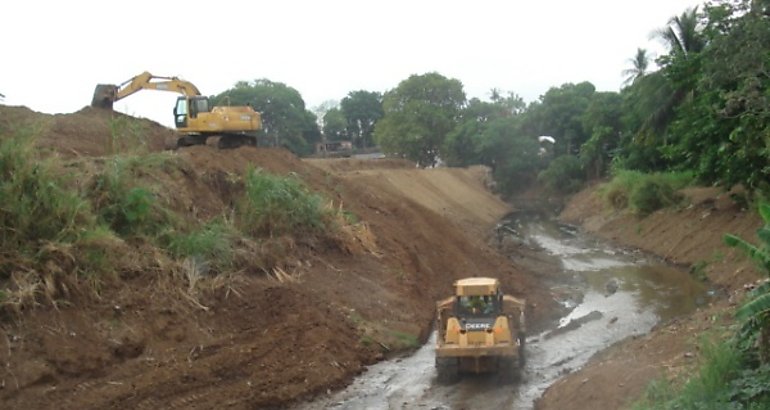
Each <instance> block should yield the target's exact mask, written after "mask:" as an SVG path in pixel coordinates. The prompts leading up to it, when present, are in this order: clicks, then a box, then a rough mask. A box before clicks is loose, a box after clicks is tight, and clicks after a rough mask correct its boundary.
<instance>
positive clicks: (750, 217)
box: [537, 187, 761, 410]
mask: <svg viewBox="0 0 770 410" xmlns="http://www.w3.org/2000/svg"><path fill="white" fill-rule="evenodd" d="M683 193H684V194H685V196H686V198H687V204H688V205H686V206H684V207H683V208H681V209H665V210H661V211H658V212H655V213H653V214H652V215H650V216H648V217H646V218H637V217H635V216H633V215H629V214H628V213H620V212H616V211H612V210H610V209H608V208H607V207H606V206H604V203H603V201H602V199H601V198H600V196H599V193H598V192H597V188H596V187H594V188H590V189H587V190H585V191H583V192H581V193H579V194H577V195H576V196H575V197H573V198H572V199H571V201H570V202H569V203H568V205H567V207H566V208H565V209H564V211H563V212H562V214H561V218H562V219H563V220H565V221H566V222H570V223H574V224H577V225H580V226H582V227H583V229H585V230H587V231H589V232H591V233H593V234H596V235H598V236H601V237H604V238H606V239H609V240H612V241H613V242H616V243H618V244H621V245H625V246H629V247H633V248H637V249H642V250H644V251H647V252H650V253H653V254H656V255H659V256H660V257H662V258H664V259H666V260H667V261H669V262H671V263H674V264H677V265H680V266H682V267H683V268H684V269H690V270H691V272H692V273H693V274H695V275H699V276H700V275H705V276H707V277H708V280H709V281H710V283H712V285H713V290H714V292H716V294H717V295H719V297H718V298H717V299H716V301H715V302H713V303H711V304H709V305H708V306H705V307H703V308H701V309H699V310H698V311H697V312H695V313H694V314H693V315H691V316H689V317H683V318H678V319H675V320H673V321H672V322H671V323H666V324H662V325H661V326H659V327H657V328H656V329H655V330H654V331H653V332H651V333H650V334H649V335H646V336H643V337H640V338H637V339H634V340H629V341H627V342H624V343H621V344H619V345H616V346H613V347H612V348H610V349H608V350H606V351H604V352H602V353H600V354H599V355H597V357H595V358H594V359H592V361H591V362H590V363H589V364H588V365H586V366H585V367H584V368H583V369H581V370H580V371H578V372H575V373H573V374H570V375H569V376H567V377H565V378H563V379H561V380H560V381H559V382H557V383H556V384H554V385H553V386H551V387H550V388H549V389H548V390H547V391H546V393H545V394H544V395H543V397H542V398H541V399H540V400H539V401H538V403H537V408H538V409H565V408H569V409H576V410H579V409H619V408H624V407H626V406H628V405H629V404H630V403H631V402H633V401H634V400H635V399H636V398H638V397H639V396H640V395H641V394H642V393H643V392H644V390H645V388H646V387H647V385H648V383H649V382H650V381H652V380H653V379H655V378H658V377H661V376H666V377H669V378H677V377H678V376H681V375H686V374H687V372H690V371H692V370H693V368H694V366H695V365H696V364H697V359H698V349H697V345H698V340H697V338H698V335H701V334H703V333H704V332H707V331H709V330H710V329H713V328H718V327H719V326H720V325H722V324H724V323H725V322H729V320H730V311H731V309H732V308H733V307H734V305H735V303H736V301H737V300H738V299H740V297H741V296H742V295H743V294H744V292H743V285H744V284H745V283H747V282H752V281H755V280H756V279H757V278H758V277H759V276H758V272H757V271H756V270H755V268H754V265H753V264H752V263H751V262H750V261H747V259H746V258H745V257H744V256H743V255H742V254H741V253H739V252H737V251H735V250H734V249H731V248H728V247H727V246H726V245H724V243H723V242H722V236H723V235H724V233H728V232H729V233H733V234H737V235H739V236H741V237H743V238H747V239H750V240H752V241H754V240H756V230H757V229H758V228H759V227H760V226H761V219H760V218H759V216H758V215H756V213H755V212H750V211H746V210H744V209H742V208H741V207H740V206H739V205H738V204H736V203H735V202H734V201H732V200H731V199H730V196H729V194H726V193H723V192H720V191H719V190H717V189H714V188H691V189H688V190H686V191H684V192H683Z"/></svg>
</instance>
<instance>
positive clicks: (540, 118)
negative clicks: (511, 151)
mask: <svg viewBox="0 0 770 410" xmlns="http://www.w3.org/2000/svg"><path fill="white" fill-rule="evenodd" d="M595 91H596V88H595V87H594V85H593V84H591V83H589V82H582V83H579V84H572V83H567V84H563V85H562V86H561V87H558V88H556V87H553V88H551V89H549V90H548V91H547V92H546V93H545V94H544V95H543V96H542V97H540V101H538V102H537V103H535V104H533V105H532V106H530V108H529V110H528V112H527V117H529V118H528V119H529V121H530V124H529V125H528V126H526V127H525V128H526V129H527V130H528V131H529V132H530V133H534V134H536V135H535V136H537V135H548V136H551V137H553V138H554V139H556V145H555V151H556V154H557V156H558V155H563V154H577V153H578V151H579V149H580V145H581V144H583V143H584V142H585V141H586V140H588V138H589V136H590V133H589V131H587V130H585V129H584V127H583V121H582V116H583V113H584V112H585V110H586V109H587V108H588V105H589V103H590V102H591V98H592V97H593V95H594V92H595Z"/></svg>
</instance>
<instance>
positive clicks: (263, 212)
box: [238, 169, 330, 237]
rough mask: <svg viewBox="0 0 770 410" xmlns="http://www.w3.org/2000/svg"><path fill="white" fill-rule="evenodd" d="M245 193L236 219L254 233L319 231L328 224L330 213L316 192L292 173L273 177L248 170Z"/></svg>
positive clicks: (268, 234) (269, 234) (262, 234)
mask: <svg viewBox="0 0 770 410" xmlns="http://www.w3.org/2000/svg"><path fill="white" fill-rule="evenodd" d="M245 184H246V193H245V196H244V198H243V200H242V201H241V203H240V204H239V206H238V222H239V225H240V226H241V227H242V229H243V230H244V231H245V232H248V233H249V234H252V235H255V236H270V237H272V236H274V235H283V234H287V233H296V234H301V233H303V232H306V233H319V232H322V231H323V230H324V229H325V228H327V227H328V224H327V221H329V220H330V218H329V217H330V212H329V211H327V209H326V208H324V204H323V202H322V199H321V197H320V196H319V195H316V194H314V193H312V192H310V190H308V189H307V187H306V186H305V185H304V184H303V183H302V182H301V181H300V180H299V179H298V178H296V177H294V176H287V177H282V176H276V175H271V174H268V173H266V172H264V171H262V170H259V169H249V170H248V172H247V173H246V177H245Z"/></svg>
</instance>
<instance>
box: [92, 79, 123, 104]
mask: <svg viewBox="0 0 770 410" xmlns="http://www.w3.org/2000/svg"><path fill="white" fill-rule="evenodd" d="M117 92H118V86H117V85H112V84H98V85H97V86H96V89H95V90H94V98H93V99H92V100H91V106H92V107H96V108H106V109H109V110H111V109H112V103H113V102H114V101H115V96H116V94H117Z"/></svg>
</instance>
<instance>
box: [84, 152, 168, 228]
mask: <svg viewBox="0 0 770 410" xmlns="http://www.w3.org/2000/svg"><path fill="white" fill-rule="evenodd" d="M159 160H160V162H159ZM162 160H163V158H162V157H159V156H147V157H146V158H138V157H120V156H117V157H114V158H111V159H110V160H109V162H108V163H107V164H106V165H105V167H104V169H103V170H102V172H101V173H100V174H99V175H97V176H96V178H95V180H94V183H93V186H92V187H91V189H90V192H89V195H90V196H91V198H92V201H93V204H94V207H95V209H96V212H97V214H98V215H99V218H100V220H101V221H102V222H103V223H104V224H106V225H107V226H109V227H110V228H111V229H112V230H113V231H115V232H116V233H117V234H118V235H121V236H123V237H132V236H138V235H150V236H156V235H158V234H160V233H161V232H163V231H164V230H166V229H168V227H169V225H170V224H171V220H170V214H169V212H168V211H167V210H166V209H165V208H163V207H162V206H161V205H160V204H159V203H158V202H157V200H156V198H155V195H154V194H153V192H152V191H151V190H150V189H149V188H147V187H143V186H140V185H139V182H138V181H137V178H136V174H138V173H140V172H143V170H144V169H145V168H146V167H151V166H155V165H157V164H159V163H161V164H162V163H163V162H162Z"/></svg>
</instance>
